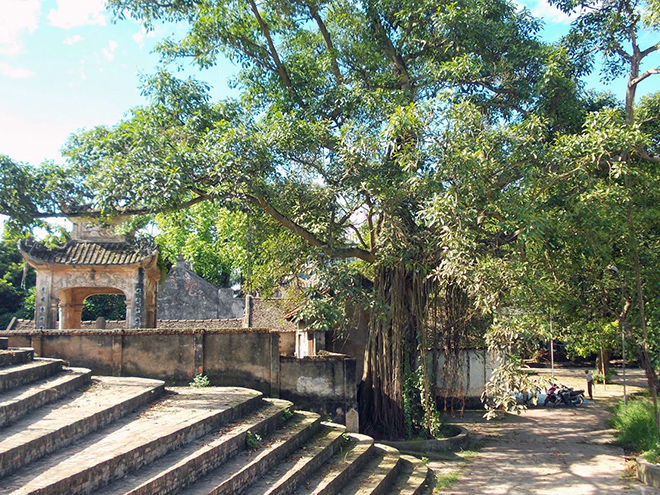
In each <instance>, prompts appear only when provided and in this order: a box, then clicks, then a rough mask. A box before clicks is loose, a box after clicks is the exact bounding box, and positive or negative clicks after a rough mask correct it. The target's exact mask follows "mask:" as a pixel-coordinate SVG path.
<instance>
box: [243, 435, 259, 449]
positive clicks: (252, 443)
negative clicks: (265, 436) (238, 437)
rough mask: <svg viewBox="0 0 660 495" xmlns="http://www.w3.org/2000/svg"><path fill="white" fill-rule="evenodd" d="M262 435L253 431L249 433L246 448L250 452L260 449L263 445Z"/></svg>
mask: <svg viewBox="0 0 660 495" xmlns="http://www.w3.org/2000/svg"><path fill="white" fill-rule="evenodd" d="M261 440H262V439H261V435H259V434H258V433H252V432H251V431H248V432H247V437H246V440H245V443H246V446H247V449H248V450H254V449H257V448H259V444H260V443H261Z"/></svg>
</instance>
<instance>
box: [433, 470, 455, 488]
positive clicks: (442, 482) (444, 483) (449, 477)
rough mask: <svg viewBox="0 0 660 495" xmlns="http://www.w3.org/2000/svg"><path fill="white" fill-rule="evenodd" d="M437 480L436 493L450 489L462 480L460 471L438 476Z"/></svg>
mask: <svg viewBox="0 0 660 495" xmlns="http://www.w3.org/2000/svg"><path fill="white" fill-rule="evenodd" d="M435 479H436V484H435V491H436V492H439V491H441V490H444V489H445V488H449V487H450V486H451V485H453V484H454V483H456V482H457V481H458V480H459V479H461V473H460V471H452V472H450V473H445V474H439V475H436V477H435Z"/></svg>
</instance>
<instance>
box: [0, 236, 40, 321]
mask: <svg viewBox="0 0 660 495" xmlns="http://www.w3.org/2000/svg"><path fill="white" fill-rule="evenodd" d="M23 236H24V234H21V233H20V232H19V231H15V230H13V229H12V228H11V226H8V227H5V229H4V232H3V236H2V240H1V241H0V330H4V329H5V328H6V327H7V325H8V324H9V322H10V321H11V319H12V318H14V317H17V318H27V319H32V318H33V317H34V313H33V311H34V284H35V280H36V277H35V272H34V269H33V268H31V267H30V266H28V265H27V263H25V261H24V260H23V257H22V256H21V254H20V253H19V251H18V248H17V242H18V240H19V238H21V237H23ZM30 301H31V308H30ZM30 309H31V310H32V311H30Z"/></svg>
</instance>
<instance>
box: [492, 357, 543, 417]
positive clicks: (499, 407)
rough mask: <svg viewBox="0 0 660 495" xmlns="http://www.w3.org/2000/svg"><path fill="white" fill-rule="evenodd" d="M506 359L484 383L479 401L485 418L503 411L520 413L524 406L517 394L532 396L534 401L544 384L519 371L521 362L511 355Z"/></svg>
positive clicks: (534, 401)
mask: <svg viewBox="0 0 660 495" xmlns="http://www.w3.org/2000/svg"><path fill="white" fill-rule="evenodd" d="M507 357H508V360H507V361H506V362H504V363H502V364H501V365H500V366H499V367H497V368H496V369H495V370H494V371H493V374H492V376H491V378H490V379H489V380H488V382H487V383H486V386H485V388H484V392H483V394H482V395H481V401H482V402H483V403H484V407H485V409H486V413H485V414H484V417H485V418H486V419H493V418H496V417H497V416H498V415H499V414H501V413H505V412H516V413H518V414H520V413H521V411H523V410H524V409H525V408H526V405H525V404H524V403H520V402H519V400H518V397H517V394H519V395H522V396H527V395H528V394H529V395H530V396H531V397H532V401H533V403H534V404H535V403H536V395H537V392H538V391H539V389H540V388H541V387H542V386H543V385H544V384H543V383H542V382H541V381H537V380H534V379H532V378H530V377H529V376H528V375H527V374H525V373H521V369H522V363H521V362H520V361H519V360H517V359H515V357H513V356H507Z"/></svg>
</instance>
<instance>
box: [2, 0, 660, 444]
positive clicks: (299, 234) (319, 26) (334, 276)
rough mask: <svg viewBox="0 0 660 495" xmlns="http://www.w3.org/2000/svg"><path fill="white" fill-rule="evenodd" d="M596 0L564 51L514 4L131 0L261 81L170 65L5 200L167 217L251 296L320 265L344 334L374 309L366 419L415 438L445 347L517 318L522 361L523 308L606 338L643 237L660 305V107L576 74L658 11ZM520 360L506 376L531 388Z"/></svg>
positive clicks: (506, 337) (22, 172)
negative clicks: (588, 85) (417, 398)
mask: <svg viewBox="0 0 660 495" xmlns="http://www.w3.org/2000/svg"><path fill="white" fill-rule="evenodd" d="M623 3H624V4H625V3H626V2H623ZM554 4H555V5H558V6H559V7H560V8H562V9H564V10H566V11H571V10H573V9H574V8H577V7H578V6H579V5H581V4H579V3H576V2H573V1H570V0H556V1H555V2H554ZM578 4H579V5H578ZM587 4H588V5H591V3H590V2H587ZM594 5H596V6H598V7H599V8H597V9H593V10H592V9H585V10H584V11H580V13H579V14H578V17H579V18H578V21H577V22H576V24H575V30H574V32H573V33H572V35H571V37H570V38H569V39H568V40H567V42H566V43H564V45H563V46H549V45H545V44H543V43H542V42H540V41H539V40H538V37H537V36H538V32H539V29H540V27H541V24H540V22H539V21H538V20H536V19H534V18H532V17H531V15H530V12H529V11H528V10H526V9H520V8H518V7H517V6H516V5H514V4H513V3H511V2H508V1H504V0H495V1H493V0H459V1H457V2H451V3H442V4H438V2H435V1H431V0H404V1H403V2H386V1H375V2H366V3H360V2H357V3H355V2H344V1H340V0H337V1H335V0H331V1H328V2H325V3H321V4H317V3H313V2H311V3H310V2H303V1H294V2H281V1H279V0H265V1H262V2H243V1H238V0H232V1H228V2H174V3H166V4H163V3H159V2H155V1H152V0H111V1H110V2H109V6H110V8H112V9H113V10H114V11H115V13H116V14H117V16H118V17H119V18H123V17H125V16H131V17H133V18H135V19H137V20H139V21H140V22H142V23H143V24H144V25H146V26H151V25H152V23H154V22H156V21H161V20H165V21H172V22H181V23H183V24H185V26H186V28H187V29H188V32H187V33H186V34H185V35H184V36H183V37H182V38H181V39H178V40H174V39H166V40H164V41H162V42H161V44H160V46H159V51H160V54H161V56H162V57H163V59H164V60H165V61H169V62H176V61H180V60H182V59H184V58H190V59H192V60H193V61H194V62H195V63H196V64H197V65H198V66H200V67H204V68H207V67H212V66H214V65H215V64H216V63H217V61H218V57H219V56H220V55H224V56H226V57H228V58H229V59H230V60H232V61H233V62H234V63H236V64H237V66H240V68H241V69H240V73H239V75H238V76H237V78H236V81H234V82H235V85H236V87H237V88H238V89H239V91H240V96H239V97H238V99H237V100H230V99H228V100H226V101H222V102H213V101H212V99H211V97H210V94H209V88H208V86H207V85H206V84H203V83H200V82H199V81H195V80H194V79H192V78H188V79H178V78H177V77H175V76H174V75H173V74H172V73H169V72H168V71H167V70H165V69H163V68H161V69H160V70H159V71H158V72H157V73H156V74H155V75H153V76H152V77H149V78H146V79H145V81H144V90H143V91H144V94H145V96H146V97H147V98H148V104H147V105H146V106H144V107H143V108H137V109H134V110H133V111H132V112H131V114H130V115H129V116H128V118H127V119H126V120H124V121H123V122H120V123H119V124H117V125H116V126H112V127H97V128H95V129H91V130H88V131H85V132H81V133H79V134H78V135H75V136H73V137H72V138H71V139H70V141H69V143H68V144H67V147H66V150H65V154H66V156H67V159H68V164H67V166H66V167H64V168H62V169H60V170H58V169H55V168H54V167H52V166H49V165H48V164H46V165H44V166H41V167H36V168H31V167H29V166H25V165H23V164H16V163H13V162H11V161H10V160H9V159H6V157H5V158H3V160H5V161H6V162H7V166H6V167H3V168H2V172H0V173H2V174H3V175H2V179H3V180H2V182H0V184H1V187H2V189H1V190H0V193H1V194H0V197H2V198H3V199H4V198H8V199H7V200H5V201H4V203H3V202H0V213H6V214H10V215H12V216H14V217H15V218H17V219H18V220H20V221H22V222H28V221H29V220H30V219H34V218H35V217H38V216H40V215H42V214H47V213H51V214H61V213H62V212H63V211H73V212H81V211H83V212H85V211H87V210H88V209H92V210H94V211H96V212H98V213H99V214H102V215H113V214H119V213H127V212H134V213H142V214H158V216H157V219H156V221H157V223H158V225H159V228H160V229H161V231H162V232H163V234H162V236H161V238H160V239H159V241H160V243H161V245H162V250H163V254H164V255H165V256H166V257H167V258H168V259H169V260H170V261H173V259H174V257H176V256H178V255H179V254H183V255H184V256H185V258H186V259H187V260H188V261H190V262H191V263H193V265H194V267H195V270H197V271H198V273H200V274H203V275H204V276H205V277H207V278H209V279H210V280H212V281H213V282H214V283H217V284H218V285H228V284H230V283H232V282H234V281H235V280H237V279H239V278H240V279H242V281H243V282H244V286H243V287H244V290H245V291H246V292H253V291H254V290H255V289H259V291H260V293H262V294H263V293H266V291H267V290H268V289H270V288H272V287H274V286H276V285H277V284H278V283H279V282H282V281H283V280H285V279H289V280H291V279H295V278H297V277H298V275H300V274H305V275H309V274H310V273H314V274H315V275H318V276H319V281H318V283H315V287H314V289H313V290H310V291H309V294H308V296H309V297H308V298H307V300H306V301H305V304H304V305H303V307H302V309H301V310H300V317H301V318H304V319H305V320H306V321H307V322H308V324H309V325H310V328H313V329H319V330H330V329H332V330H333V331H335V330H337V331H342V330H343V329H344V328H346V327H347V324H346V321H347V315H349V314H350V305H354V306H358V305H363V304H364V306H365V307H366V308H368V309H369V310H370V312H371V315H372V322H371V331H372V337H373V338H372V339H370V340H369V342H370V345H372V346H373V347H371V348H369V349H368V356H369V358H368V359H367V364H366V368H367V378H366V380H365V387H371V389H370V391H367V392H366V393H364V394H362V395H361V397H362V398H363V399H362V405H364V404H367V406H365V407H367V410H368V411H369V414H363V411H361V413H360V414H361V418H362V419H364V420H365V422H369V421H370V420H373V422H376V423H377V422H379V421H383V422H389V423H390V424H384V425H380V427H382V430H383V431H388V432H389V433H390V434H392V435H400V434H402V433H403V429H404V421H403V418H402V417H401V416H402V413H401V411H403V409H404V402H405V400H406V399H405V397H404V396H405V395H406V394H408V395H410V394H409V393H408V392H405V393H404V379H405V376H406V372H405V370H407V369H414V368H416V366H417V363H418V362H419V361H420V358H422V357H425V353H426V352H427V349H433V350H434V352H436V350H437V349H444V350H445V352H446V353H448V354H447V356H448V358H452V356H453V357H454V358H455V356H456V355H457V354H458V350H459V349H460V348H461V346H462V345H464V344H465V343H466V342H474V341H475V340H478V338H479V337H481V336H482V335H481V334H483V331H484V329H485V328H486V327H488V326H490V324H491V323H492V322H494V327H493V330H492V336H493V338H492V339H491V341H492V342H497V343H498V344H501V345H502V347H501V348H503V349H506V350H507V351H509V352H510V353H511V354H512V355H513V356H517V355H519V354H520V353H521V352H522V351H521V349H522V348H523V347H524V346H525V345H526V344H525V342H524V341H525V340H526V339H528V338H530V339H532V340H533V339H539V338H541V336H542V335H543V334H545V333H547V332H546V330H545V329H544V328H543V326H544V325H543V324H542V323H541V322H540V321H538V320H537V321H536V322H534V321H533V318H528V319H526V321H521V319H515V318H509V319H506V318H504V317H503V316H502V315H503V314H504V313H505V312H504V311H502V308H503V307H504V308H513V309H514V310H521V309H523V310H524V311H523V312H525V313H532V314H537V315H540V314H548V313H551V314H553V315H562V316H563V321H562V323H563V326H564V327H567V328H571V329H578V328H580V323H582V324H584V322H589V321H593V322H598V323H597V325H599V326H598V327H597V328H594V329H593V332H592V335H594V336H595V337H598V338H597V339H595V340H599V341H603V340H604V339H605V337H604V336H602V335H601V333H603V332H600V330H602V329H603V328H605V325H606V324H607V322H610V323H611V322H612V321H614V320H616V314H617V301H620V298H619V297H618V295H617V290H616V289H620V288H621V287H623V286H625V287H631V285H630V280H632V279H631V278H630V277H629V276H628V275H625V276H622V279H621V280H620V281H615V280H613V279H612V277H610V276H607V275H604V274H603V270H604V267H606V266H608V265H610V264H613V263H615V264H616V265H617V266H619V268H620V270H621V272H622V273H631V272H630V269H631V267H632V268H634V267H635V266H636V265H640V263H634V262H633V261H634V259H636V258H634V257H633V258H634V259H633V258H631V255H630V254H629V253H632V252H633V251H632V250H631V249H630V248H631V247H633V246H639V248H638V249H637V248H636V249H635V250H634V252H635V253H636V255H639V257H640V258H641V266H643V267H644V268H643V271H644V273H643V274H641V276H640V277H637V279H639V278H641V279H643V280H644V284H645V289H646V290H649V291H652V292H651V293H652V294H654V297H655V298H657V296H655V294H656V292H657V290H656V289H654V287H658V286H660V273H656V272H657V270H656V267H658V266H660V263H658V260H657V259H656V258H657V253H656V251H657V249H656V248H655V246H656V245H657V240H658V239H660V237H658V235H657V233H656V232H655V231H656V230H657V228H656V223H657V222H655V221H654V219H655V218H657V214H658V211H657V205H658V204H660V198H659V197H657V194H660V193H658V191H660V184H658V179H659V177H658V174H657V172H656V171H655V168H654V167H653V166H651V165H652V164H651V163H649V160H648V159H644V156H645V155H644V154H643V151H645V150H656V149H657V144H658V140H657V132H656V135H654V134H653V133H654V132H655V129H656V125H657V122H656V120H655V119H654V116H655V115H657V112H656V113H653V111H654V109H656V107H657V101H656V99H654V98H650V99H648V101H646V103H645V106H646V108H647V110H645V111H646V113H644V111H642V110H641V109H640V111H639V112H638V114H639V115H646V117H647V118H645V119H644V121H643V122H641V121H640V123H639V125H635V124H634V123H633V122H631V121H630V118H631V117H630V116H631V115H632V113H631V108H630V106H629V105H628V106H627V107H626V108H625V111H622V110H621V109H620V108H618V107H617V106H616V105H611V103H612V99H611V98H610V97H607V96H594V95H592V94H583V93H582V91H581V85H580V84H579V83H578V82H577V80H576V77H577V76H580V75H583V74H585V73H586V72H588V71H589V70H590V69H591V65H590V64H591V54H592V53H593V51H594V48H599V49H602V50H604V51H603V55H604V57H605V60H606V74H607V75H609V76H612V75H615V74H618V73H619V72H620V71H621V70H626V68H627V67H628V66H627V65H626V63H627V62H628V59H626V57H625V56H622V52H621V50H619V49H618V48H620V47H621V43H622V42H623V41H631V40H633V39H636V38H634V37H633V36H632V35H631V33H636V32H637V28H638V20H639V19H640V18H641V17H640V16H635V15H628V11H625V9H624V12H623V14H626V15H618V17H617V14H621V13H620V12H618V11H617V9H618V6H619V5H620V2H613V1H609V0H608V1H605V2H602V8H600V5H601V2H594ZM644 5H646V4H644ZM648 6H649V8H648V9H646V11H645V12H644V14H645V17H644V18H645V19H647V22H649V23H650V25H655V19H656V14H657V8H656V6H655V1H654V2H651V3H649V4H648ZM631 7H633V8H632V12H636V11H635V8H636V7H637V4H631ZM599 16H600V17H599ZM649 53H650V52H649ZM630 60H635V59H634V57H633V58H630ZM621 62H624V63H621ZM628 158H631V159H628ZM630 182H632V184H633V185H632V186H629V183H630ZM14 185H18V187H15V186H14ZM654 205H655V206H654ZM630 211H632V212H634V213H632V216H633V218H632V220H630V221H629V218H628V212H630ZM631 224H632V225H633V226H635V228H630V225H631ZM636 230H637V231H640V232H643V233H644V234H643V236H641V237H642V239H641V241H642V242H636V239H635V238H634V235H633V232H635V231H636ZM341 260H348V261H347V262H345V263H344V262H343V261H341ZM354 260H359V261H358V262H355V263H353V261H354ZM638 275H639V274H638ZM365 278H366V279H369V280H370V282H371V284H364V283H363V279H365ZM619 292H620V291H619ZM624 292H625V290H624ZM628 293H630V291H628ZM655 306H658V305H655ZM641 309H643V308H638V310H637V314H635V313H634V312H633V314H631V315H630V317H629V320H630V322H631V323H635V321H634V319H635V318H638V319H639V318H640V317H639V314H640V312H641ZM658 311H660V310H658ZM653 318H654V319H653V324H652V325H650V327H649V328H650V335H651V338H650V339H647V341H648V342H655V341H654V340H652V339H653V338H656V337H654V335H658V331H657V330H656V326H657V324H656V323H655V322H656V321H660V312H659V313H658V314H657V315H656V314H653ZM596 330H598V332H596ZM577 331H582V329H579V330H577ZM475 334H477V337H476V338H475V337H474V336H475ZM601 337H602V338H601ZM656 340H657V338H656ZM503 342H504V344H502V343H503ZM593 344H594V343H593V342H577V339H576V344H575V346H576V348H578V347H579V346H582V348H584V349H585V350H586V349H588V348H591V346H593ZM377 346H381V347H377ZM585 352H586V351H585ZM384 356H387V359H385V358H384ZM450 360H451V359H449V361H450ZM510 363H513V361H510ZM447 368H449V367H447ZM454 371H455V370H454ZM423 372H424V373H423V378H422V379H421V381H422V382H423V383H422V386H421V388H420V391H421V393H422V399H421V401H422V402H421V403H422V405H423V408H424V409H425V411H426V412H425V414H426V421H427V423H428V421H429V420H430V419H429V418H430V417H429V415H428V412H429V411H430V410H431V409H430V406H429V404H430V400H431V398H430V391H429V388H430V383H431V378H430V377H429V374H428V373H427V371H426V368H423ZM513 372H514V370H513V369H506V370H504V371H503V373H504V375H506V376H501V377H499V378H501V379H502V380H500V381H501V382H502V383H504V382H508V383H509V385H514V386H515V387H517V388H521V387H522V386H523V384H522V383H518V382H517V381H515V382H514V383H512V382H511V380H514V378H513ZM516 380H517V379H516ZM496 389H497V391H498V393H500V392H503V391H505V390H506V387H504V385H493V386H492V388H491V391H493V392H495V390H496ZM378 394H381V395H380V396H379V395H378ZM365 397H366V399H365ZM368 403H371V406H369V405H368ZM376 404H378V405H379V407H376V406H375V405H376ZM384 404H392V406H391V410H390V409H386V408H385V407H384V406H383V405H384ZM507 404H508V403H507V402H502V404H501V405H502V406H503V407H505V408H507V407H508V406H507ZM409 413H411V411H410V410H409Z"/></svg>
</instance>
